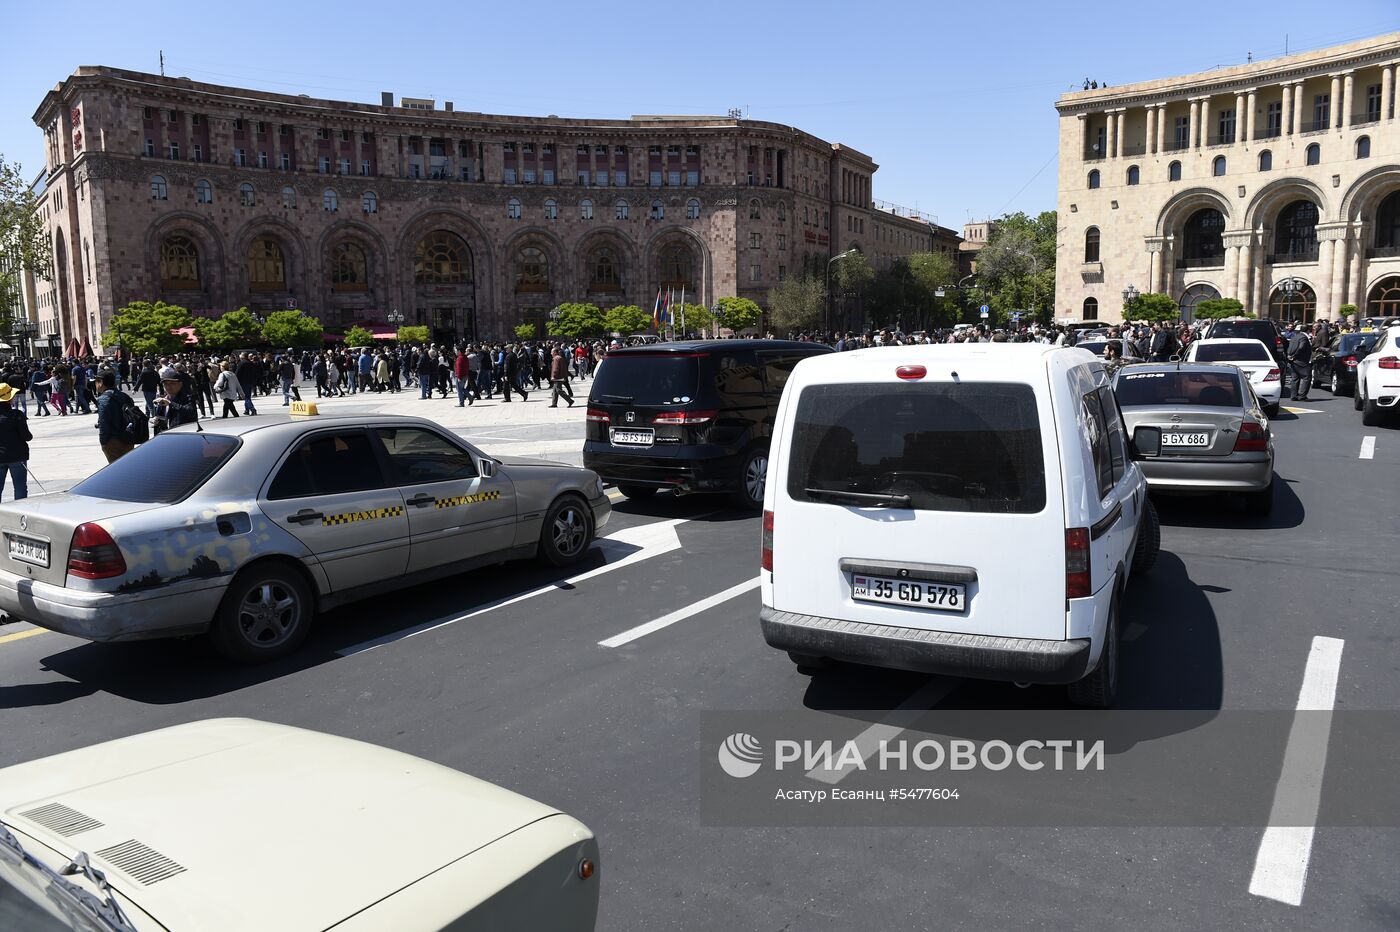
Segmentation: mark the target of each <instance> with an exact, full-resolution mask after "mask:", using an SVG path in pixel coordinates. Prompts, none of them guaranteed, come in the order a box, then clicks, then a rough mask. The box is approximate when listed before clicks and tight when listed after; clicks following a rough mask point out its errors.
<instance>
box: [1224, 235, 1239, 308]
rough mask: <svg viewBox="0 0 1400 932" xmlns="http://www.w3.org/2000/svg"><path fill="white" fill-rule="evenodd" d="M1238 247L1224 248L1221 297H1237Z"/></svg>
mask: <svg viewBox="0 0 1400 932" xmlns="http://www.w3.org/2000/svg"><path fill="white" fill-rule="evenodd" d="M1239 277H1240V247H1238V246H1226V247H1225V283H1224V284H1225V294H1224V295H1222V297H1226V298H1237V297H1239V284H1240V283H1239Z"/></svg>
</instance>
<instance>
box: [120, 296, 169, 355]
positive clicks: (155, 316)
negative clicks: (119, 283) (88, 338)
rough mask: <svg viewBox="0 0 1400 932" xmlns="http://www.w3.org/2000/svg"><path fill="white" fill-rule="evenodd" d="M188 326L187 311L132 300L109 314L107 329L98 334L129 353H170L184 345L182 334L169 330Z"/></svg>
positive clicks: (163, 304) (158, 303)
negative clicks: (110, 319) (108, 328)
mask: <svg viewBox="0 0 1400 932" xmlns="http://www.w3.org/2000/svg"><path fill="white" fill-rule="evenodd" d="M188 326H191V322H190V312H189V311H187V310H185V309H184V308H183V307H180V306H179V305H178V304H166V303H165V302H164V301H157V302H156V303H155V304H152V303H151V302H149V301H133V302H131V303H130V304H128V305H127V306H126V307H122V308H118V309H117V311H116V312H115V313H114V314H113V315H112V321H111V329H110V330H108V331H107V332H106V333H104V334H103V335H102V342H103V344H104V345H106V346H121V347H122V348H123V349H125V350H127V351H128V352H131V353H138V354H146V353H173V352H176V351H177V350H179V349H180V348H181V347H183V346H184V345H185V337H184V335H183V334H179V333H174V332H173V331H175V330H178V329H179V328H181V327H188Z"/></svg>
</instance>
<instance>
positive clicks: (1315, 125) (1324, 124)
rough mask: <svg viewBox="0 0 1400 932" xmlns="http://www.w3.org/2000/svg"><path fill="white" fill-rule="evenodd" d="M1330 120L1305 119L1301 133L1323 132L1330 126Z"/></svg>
mask: <svg viewBox="0 0 1400 932" xmlns="http://www.w3.org/2000/svg"><path fill="white" fill-rule="evenodd" d="M1331 122H1332V121H1331V120H1307V121H1304V123H1303V128H1302V129H1301V130H1299V132H1302V133H1325V132H1327V130H1328V129H1329V128H1330V124H1331Z"/></svg>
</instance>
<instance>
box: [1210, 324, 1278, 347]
mask: <svg viewBox="0 0 1400 932" xmlns="http://www.w3.org/2000/svg"><path fill="white" fill-rule="evenodd" d="M1226 337H1236V338H1241V339H1248V340H1260V341H1262V342H1264V343H1265V344H1270V343H1273V342H1274V341H1275V340H1276V339H1277V338H1278V333H1277V332H1276V331H1275V330H1274V325H1273V324H1271V323H1268V322H1267V321H1262V320H1222V321H1219V322H1217V323H1216V324H1215V326H1213V327H1211V328H1210V339H1212V340H1215V339H1224V338H1226Z"/></svg>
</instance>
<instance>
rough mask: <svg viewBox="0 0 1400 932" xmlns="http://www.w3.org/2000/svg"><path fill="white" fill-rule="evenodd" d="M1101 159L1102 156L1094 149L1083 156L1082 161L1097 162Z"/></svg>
mask: <svg viewBox="0 0 1400 932" xmlns="http://www.w3.org/2000/svg"><path fill="white" fill-rule="evenodd" d="M1103 157H1104V154H1103V153H1102V152H1099V151H1098V150H1097V149H1094V150H1092V151H1090V152H1089V153H1088V154H1086V155H1085V156H1084V161H1086V162H1097V161H1100V160H1101V159H1103Z"/></svg>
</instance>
